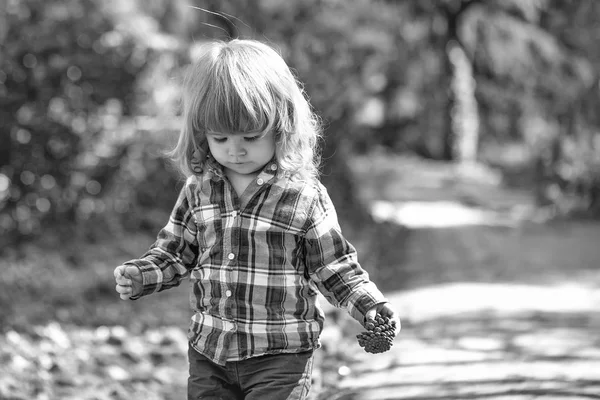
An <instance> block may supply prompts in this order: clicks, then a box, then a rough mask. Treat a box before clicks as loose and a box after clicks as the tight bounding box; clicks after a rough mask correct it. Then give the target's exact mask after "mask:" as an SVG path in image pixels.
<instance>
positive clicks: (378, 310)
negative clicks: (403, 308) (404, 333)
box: [365, 303, 401, 336]
mask: <svg viewBox="0 0 600 400" xmlns="http://www.w3.org/2000/svg"><path fill="white" fill-rule="evenodd" d="M377 314H380V315H381V316H382V317H388V318H389V319H391V320H392V321H396V325H395V327H396V329H395V331H394V334H395V335H396V336H398V334H399V333H400V329H401V325H400V318H399V317H398V315H397V314H396V312H395V311H394V309H393V308H392V305H391V304H390V303H380V304H377V305H376V306H374V307H372V308H371V309H370V310H369V311H367V313H366V314H365V324H366V323H367V322H369V320H374V319H375V316H376V315H377Z"/></svg>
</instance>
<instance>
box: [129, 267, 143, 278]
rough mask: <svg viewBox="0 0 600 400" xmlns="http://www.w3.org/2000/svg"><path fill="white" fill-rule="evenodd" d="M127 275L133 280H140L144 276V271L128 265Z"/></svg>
mask: <svg viewBox="0 0 600 400" xmlns="http://www.w3.org/2000/svg"><path fill="white" fill-rule="evenodd" d="M125 273H126V274H127V275H129V276H130V277H132V278H138V277H140V276H141V275H142V271H140V269H139V268H138V267H134V266H133V265H128V266H127V268H125Z"/></svg>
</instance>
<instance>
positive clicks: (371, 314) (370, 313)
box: [365, 307, 377, 323]
mask: <svg viewBox="0 0 600 400" xmlns="http://www.w3.org/2000/svg"><path fill="white" fill-rule="evenodd" d="M376 315H377V308H375V307H373V308H371V309H370V310H369V311H367V313H366V314H365V323H367V322H369V321H373V320H375V316H376Z"/></svg>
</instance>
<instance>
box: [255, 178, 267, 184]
mask: <svg viewBox="0 0 600 400" xmlns="http://www.w3.org/2000/svg"><path fill="white" fill-rule="evenodd" d="M256 183H258V184H259V185H262V184H263V183H265V181H263V179H262V178H258V179H257V180H256Z"/></svg>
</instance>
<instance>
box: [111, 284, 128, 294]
mask: <svg viewBox="0 0 600 400" xmlns="http://www.w3.org/2000/svg"><path fill="white" fill-rule="evenodd" d="M115 290H116V291H117V293H119V294H126V293H129V294H131V292H132V289H131V286H123V285H117V286H115Z"/></svg>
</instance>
